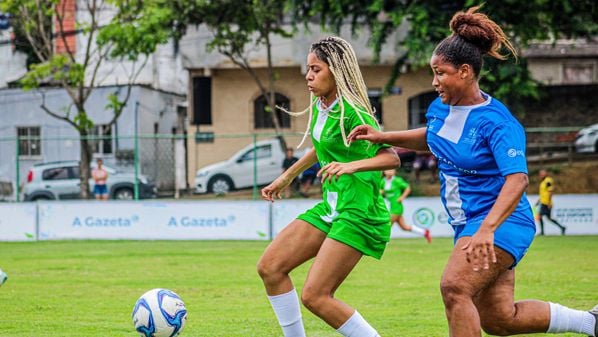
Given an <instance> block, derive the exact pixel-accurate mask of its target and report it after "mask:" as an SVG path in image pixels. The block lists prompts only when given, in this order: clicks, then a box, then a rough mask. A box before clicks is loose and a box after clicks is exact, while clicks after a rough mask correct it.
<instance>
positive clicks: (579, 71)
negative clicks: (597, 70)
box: [563, 63, 594, 84]
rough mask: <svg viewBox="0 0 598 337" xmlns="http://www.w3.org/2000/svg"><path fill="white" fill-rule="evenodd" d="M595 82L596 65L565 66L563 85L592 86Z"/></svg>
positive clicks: (578, 64)
mask: <svg viewBox="0 0 598 337" xmlns="http://www.w3.org/2000/svg"><path fill="white" fill-rule="evenodd" d="M593 81H594V65H593V64H592V63H585V64H583V63H574V64H564V65H563V83H566V84H591V83H592V82H593Z"/></svg>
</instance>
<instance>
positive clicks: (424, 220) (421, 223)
mask: <svg viewBox="0 0 598 337" xmlns="http://www.w3.org/2000/svg"><path fill="white" fill-rule="evenodd" d="M434 219H435V216H434V211H432V210H431V209H429V208H427V207H422V208H418V209H417V210H416V211H415V212H414V213H413V223H414V224H415V225H416V226H418V227H423V228H430V227H432V225H434Z"/></svg>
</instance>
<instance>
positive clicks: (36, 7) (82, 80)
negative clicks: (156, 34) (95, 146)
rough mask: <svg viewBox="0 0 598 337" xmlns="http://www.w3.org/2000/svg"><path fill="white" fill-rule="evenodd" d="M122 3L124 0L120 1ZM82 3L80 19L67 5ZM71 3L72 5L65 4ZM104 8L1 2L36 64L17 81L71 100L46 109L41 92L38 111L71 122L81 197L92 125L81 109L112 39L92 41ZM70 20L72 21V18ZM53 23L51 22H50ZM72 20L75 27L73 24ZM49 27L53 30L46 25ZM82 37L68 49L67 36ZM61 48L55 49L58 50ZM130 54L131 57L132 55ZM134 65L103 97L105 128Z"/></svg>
mask: <svg viewBox="0 0 598 337" xmlns="http://www.w3.org/2000/svg"><path fill="white" fill-rule="evenodd" d="M123 1H124V0H123ZM77 4H83V5H84V6H85V7H84V8H83V9H84V10H85V12H86V13H87V15H88V20H86V21H80V20H77V19H78V18H77V17H76V16H75V13H76V11H75V10H74V8H73V7H72V6H76V5H77ZM69 6H71V7H69ZM106 9H107V4H106V3H105V2H104V1H103V0H85V1H74V0H44V1H42V0H3V2H2V3H0V10H2V11H4V12H8V13H10V14H11V16H12V22H13V25H15V26H17V27H19V31H21V32H22V33H23V35H24V36H25V37H26V38H27V41H28V43H29V45H30V47H31V50H32V51H33V53H34V54H35V59H37V60H38V62H37V63H33V64H31V66H30V68H29V71H28V73H27V74H26V75H25V77H24V78H23V79H22V80H21V85H22V86H23V89H25V90H33V89H39V88H40V86H42V85H48V84H50V85H52V86H57V87H60V88H63V89H65V90H66V92H67V93H68V95H69V97H70V99H71V102H70V103H69V104H68V105H66V106H64V107H63V108H62V109H61V110H60V111H55V110H52V109H50V108H49V107H48V106H47V105H46V102H45V96H44V91H43V90H38V92H39V93H40V95H41V96H42V104H41V106H40V107H41V109H42V110H43V111H45V112H46V113H47V114H49V115H50V116H52V117H54V118H57V119H59V120H61V121H64V122H65V123H68V124H69V125H71V126H72V127H73V128H74V129H75V130H76V131H77V132H78V134H79V142H80V180H81V197H82V198H84V199H86V198H88V197H89V195H90V193H89V183H88V181H89V178H90V175H91V172H90V167H89V164H90V161H91V160H92V147H91V145H92V139H93V138H92V137H91V134H90V132H91V131H92V128H93V126H94V123H93V121H92V120H91V119H90V118H89V116H88V114H87V111H86V110H85V102H86V101H87V99H88V98H89V96H90V95H91V93H92V91H93V90H94V88H95V87H96V85H97V81H98V79H97V74H98V70H99V69H100V67H101V66H102V64H104V63H105V61H106V60H107V59H108V58H109V57H110V56H111V50H112V48H111V47H112V43H110V42H109V41H103V42H102V41H100V43H95V39H96V37H97V36H98V34H100V32H101V31H102V29H103V27H102V26H100V22H99V20H100V15H101V13H102V12H105V11H106ZM73 20H74V21H73ZM52 23H53V25H52ZM73 23H75V25H73ZM52 26H53V30H50V29H49V28H50V27H52ZM75 35H79V36H80V37H83V38H82V39H81V40H80V41H83V43H82V44H83V46H81V49H82V51H77V50H73V48H72V41H71V42H69V38H70V37H71V38H72V37H73V36H75ZM59 47H60V48H59ZM137 56H139V55H132V56H131V57H130V59H135V60H136V59H137ZM142 68H143V66H141V67H139V68H135V67H134V68H133V71H132V72H131V74H130V75H129V82H128V84H127V86H126V91H125V94H124V97H123V98H120V97H118V96H117V94H112V95H110V96H109V97H108V102H107V105H106V109H107V110H111V111H112V114H113V115H112V118H111V119H110V122H109V123H108V125H109V126H112V125H114V123H116V121H117V119H118V117H119V116H120V115H121V113H122V111H123V109H124V107H125V105H126V103H127V101H128V99H129V97H130V94H131V88H132V84H133V81H134V79H135V78H136V77H137V75H138V74H139V71H140V69H142Z"/></svg>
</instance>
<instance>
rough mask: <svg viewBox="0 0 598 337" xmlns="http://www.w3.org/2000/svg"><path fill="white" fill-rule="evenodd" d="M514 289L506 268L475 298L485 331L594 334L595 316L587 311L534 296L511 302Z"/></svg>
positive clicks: (502, 252)
mask: <svg viewBox="0 0 598 337" xmlns="http://www.w3.org/2000/svg"><path fill="white" fill-rule="evenodd" d="M496 250H497V254H500V255H504V254H507V255H508V253H506V252H505V251H502V250H500V248H496ZM514 290H515V270H514V269H509V270H506V271H505V272H503V273H502V274H500V275H498V277H497V279H496V281H495V282H494V283H493V284H491V285H490V286H488V288H486V289H484V290H483V291H482V292H480V294H479V295H478V296H477V297H476V298H475V304H476V307H477V308H478V312H479V313H480V321H481V325H482V328H483V329H484V331H486V332H487V333H488V334H491V335H497V336H510V335H516V334H522V333H534V332H541V333H544V332H548V333H560V332H577V333H583V334H586V335H590V336H593V335H594V333H595V331H594V330H595V329H596V319H595V318H594V316H593V315H592V314H591V313H590V312H588V311H580V310H574V309H570V308H566V307H564V306H561V305H559V304H555V303H549V302H542V301H537V300H523V301H517V302H514V300H513V294H514Z"/></svg>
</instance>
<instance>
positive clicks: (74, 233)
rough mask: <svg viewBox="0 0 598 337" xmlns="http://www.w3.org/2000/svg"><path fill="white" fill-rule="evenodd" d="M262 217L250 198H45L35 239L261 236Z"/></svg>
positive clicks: (264, 212) (264, 210)
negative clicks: (187, 199)
mask: <svg viewBox="0 0 598 337" xmlns="http://www.w3.org/2000/svg"><path fill="white" fill-rule="evenodd" d="M268 217H269V210H268V204H267V203H265V202H262V203H255V202H252V201H227V202H222V201H197V202H188V201H168V202H158V201H152V202H133V201H131V202H122V201H114V202H112V201H86V202H45V203H40V204H39V226H40V227H39V239H40V240H55V239H130V240H198V239H199V240H204V239H222V240H265V239H267V233H268Z"/></svg>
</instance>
